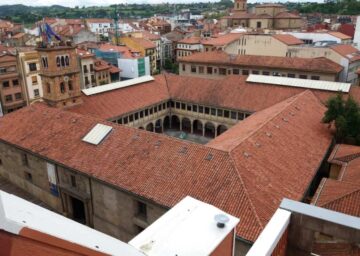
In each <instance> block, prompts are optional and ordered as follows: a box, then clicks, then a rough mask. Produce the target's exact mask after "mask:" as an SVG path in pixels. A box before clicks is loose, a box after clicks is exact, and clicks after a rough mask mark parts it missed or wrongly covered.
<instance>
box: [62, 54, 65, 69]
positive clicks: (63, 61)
mask: <svg viewBox="0 0 360 256" xmlns="http://www.w3.org/2000/svg"><path fill="white" fill-rule="evenodd" d="M61 66H62V67H65V58H64V56H61Z"/></svg>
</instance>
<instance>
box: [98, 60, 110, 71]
mask: <svg viewBox="0 0 360 256" xmlns="http://www.w3.org/2000/svg"><path fill="white" fill-rule="evenodd" d="M110 68H111V66H109V63H108V62H106V61H104V60H102V59H95V61H94V70H95V71H97V72H99V71H103V70H109V69H110Z"/></svg>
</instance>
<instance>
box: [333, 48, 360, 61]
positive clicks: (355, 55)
mask: <svg viewBox="0 0 360 256" xmlns="http://www.w3.org/2000/svg"><path fill="white" fill-rule="evenodd" d="M330 48H331V49H333V50H334V51H335V52H337V53H338V54H340V55H341V56H343V57H345V58H347V59H349V60H350V61H351V62H353V61H358V60H360V51H359V50H358V49H356V48H355V47H353V46H351V45H349V44H337V45H332V46H330Z"/></svg>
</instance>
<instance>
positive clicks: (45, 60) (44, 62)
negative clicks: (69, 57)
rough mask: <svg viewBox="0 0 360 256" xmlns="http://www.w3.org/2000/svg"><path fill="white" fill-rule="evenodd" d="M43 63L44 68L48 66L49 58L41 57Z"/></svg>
mask: <svg viewBox="0 0 360 256" xmlns="http://www.w3.org/2000/svg"><path fill="white" fill-rule="evenodd" d="M41 63H42V65H43V67H44V68H48V59H47V57H41ZM59 63H60V62H59Z"/></svg>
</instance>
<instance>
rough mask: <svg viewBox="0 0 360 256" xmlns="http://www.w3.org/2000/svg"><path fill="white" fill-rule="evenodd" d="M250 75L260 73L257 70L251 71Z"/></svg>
mask: <svg viewBox="0 0 360 256" xmlns="http://www.w3.org/2000/svg"><path fill="white" fill-rule="evenodd" d="M252 73H253V74H254V75H258V74H260V72H259V71H258V70H253V71H252Z"/></svg>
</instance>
